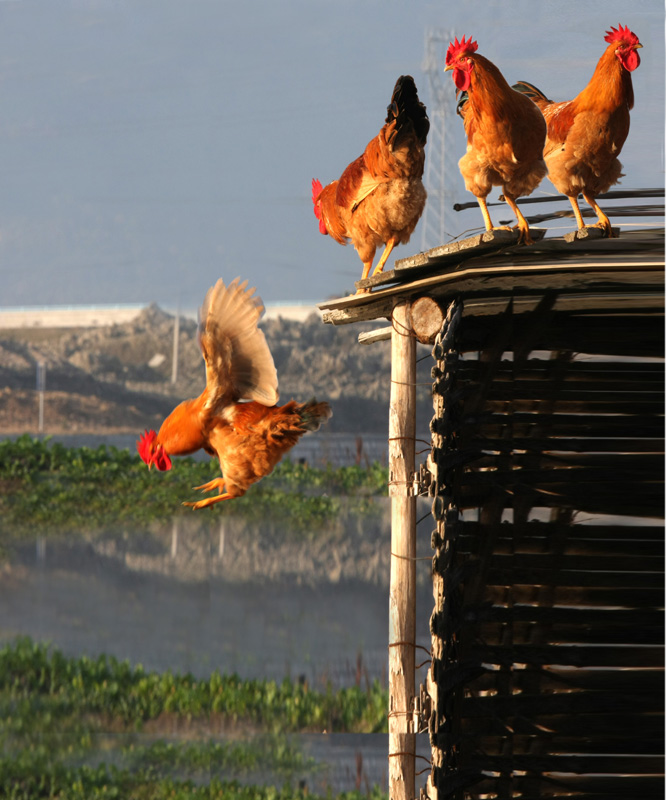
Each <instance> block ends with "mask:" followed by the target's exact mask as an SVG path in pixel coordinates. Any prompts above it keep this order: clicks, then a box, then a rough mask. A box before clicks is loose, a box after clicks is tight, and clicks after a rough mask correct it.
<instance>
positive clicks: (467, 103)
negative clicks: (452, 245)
mask: <svg viewBox="0 0 666 800" xmlns="http://www.w3.org/2000/svg"><path fill="white" fill-rule="evenodd" d="M476 50H477V43H476V42H473V41H472V38H471V37H469V41H466V40H465V37H463V39H462V41H461V42H459V41H458V39H456V40H455V41H454V42H452V43H451V45H450V46H449V48H448V51H447V54H446V66H445V71H446V70H453V80H454V83H455V85H456V88H457V89H458V91H460V92H463V93H464V102H463V103H461V104H460V105H459V108H460V114H461V116H462V118H463V122H464V124H465V133H466V134H467V152H466V153H465V155H464V156H463V157H462V158H461V159H460V161H459V162H458V165H459V167H460V172H461V174H462V176H463V178H464V179H465V188H466V189H467V190H468V191H470V192H471V193H472V194H473V195H474V196H475V197H476V199H477V201H478V203H479V206H480V208H481V213H482V214H483V220H484V223H485V226H486V230H488V231H490V230H493V224H492V222H491V219H490V214H489V212H488V206H487V204H486V197H487V196H488V194H489V193H490V191H491V189H492V187H493V186H501V187H502V192H503V194H504V199H505V200H506V202H507V203H508V204H509V206H510V207H511V210H512V211H513V213H514V214H515V216H516V218H517V220H518V228H519V231H520V240H521V241H522V242H524V243H525V244H531V242H532V239H531V237H530V232H529V225H528V223H527V221H526V220H525V217H524V216H523V215H522V213H521V211H520V209H519V208H518V206H517V204H516V198H518V197H521V196H523V195H528V194H531V193H532V192H533V191H534V189H536V187H537V186H538V185H539V183H540V182H541V180H542V179H543V177H544V176H545V175H546V172H547V170H546V164H545V162H544V159H543V145H544V141H545V138H546V123H545V121H544V119H543V116H542V114H541V113H540V112H539V110H538V109H537V108H536V107H535V105H534V103H531V102H526V101H528V98H527V97H525V96H524V95H522V94H519V93H518V92H516V91H514V90H513V89H512V88H511V87H510V86H509V84H508V83H507V82H506V80H505V79H504V76H503V75H502V73H501V72H500V71H499V69H498V68H497V67H496V66H495V65H494V64H493V63H492V62H491V61H489V60H488V59H487V58H484V56H482V55H479V54H478V53H477V52H476Z"/></svg>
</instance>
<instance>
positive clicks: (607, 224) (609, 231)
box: [583, 192, 616, 239]
mask: <svg viewBox="0 0 666 800" xmlns="http://www.w3.org/2000/svg"><path fill="white" fill-rule="evenodd" d="M583 197H584V198H585V202H586V203H588V204H589V205H590V206H592V208H593V209H594V213H595V214H596V215H597V217H598V219H599V222H597V224H596V225H595V228H601V230H602V231H605V232H606V236H608V237H609V238H610V239H613V238H616V237H614V236H613V228H612V226H611V221H610V220H609V219H608V217H607V216H606V215H605V214H604V212H603V211H602V210H601V209H600V208H599V206H598V204H597V201H596V198H594V197H593V196H592V195H590V194H585V192H583Z"/></svg>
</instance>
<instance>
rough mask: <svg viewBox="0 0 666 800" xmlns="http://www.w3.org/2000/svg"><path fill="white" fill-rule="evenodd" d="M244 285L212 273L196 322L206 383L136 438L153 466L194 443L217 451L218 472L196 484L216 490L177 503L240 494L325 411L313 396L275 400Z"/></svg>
mask: <svg viewBox="0 0 666 800" xmlns="http://www.w3.org/2000/svg"><path fill="white" fill-rule="evenodd" d="M246 287H247V283H243V284H240V283H239V282H238V280H236V281H233V282H232V283H231V284H230V285H229V286H228V287H227V286H225V285H224V283H223V281H221V280H220V281H218V282H217V283H216V284H215V286H213V287H212V288H211V289H210V290H209V291H208V293H207V295H206V299H205V301H204V304H203V307H202V309H201V312H200V330H199V342H200V345H201V351H202V353H203V357H204V361H205V365H206V386H205V388H204V390H203V392H202V393H201V395H199V397H196V398H193V399H190V400H185V401H184V402H182V403H180V405H178V406H176V408H175V409H174V410H173V411H172V412H171V414H169V416H168V417H167V418H166V419H165V420H164V422H163V423H162V426H161V427H160V430H159V432H158V433H157V434H155V432H154V431H150V432H146V434H145V435H144V436H143V437H142V438H141V440H140V441H139V442H138V443H137V447H138V450H139V453H140V455H141V457H142V458H143V459H144V461H146V463H148V464H149V466H150V465H152V464H155V465H156V466H157V467H158V468H159V469H169V468H170V466H171V462H170V457H171V456H179V455H189V454H191V453H194V452H196V451H197V450H200V449H203V450H205V451H206V452H207V453H209V454H210V455H213V456H217V457H218V459H219V462H220V467H221V471H222V477H221V478H217V479H214V480H213V481H211V482H210V483H207V484H205V486H201V487H197V488H199V489H202V490H203V491H211V490H213V489H217V490H218V495H217V496H214V497H210V498H206V499H205V500H200V501H198V502H195V503H185V505H190V506H193V507H194V508H203V507H206V506H209V505H212V504H214V503H217V502H220V501H221V500H226V499H230V498H234V497H240V496H241V495H243V494H245V492H246V491H247V490H248V488H249V487H250V486H251V485H252V484H253V483H256V482H257V481H258V480H260V479H261V478H263V477H265V476H266V475H268V474H269V473H270V472H271V471H272V470H273V468H274V467H275V466H276V464H277V463H278V462H279V461H280V460H281V459H282V457H283V456H284V455H285V453H287V452H288V451H289V450H290V449H291V448H292V447H293V446H294V445H295V444H296V443H297V442H298V440H299V439H300V437H301V436H303V434H304V433H306V432H307V431H313V430H317V428H318V427H319V426H320V424H321V423H322V422H324V421H325V420H327V419H328V418H329V417H330V416H331V411H330V408H329V406H328V404H327V403H317V402H316V400H311V401H309V402H306V403H299V402H296V401H294V400H291V401H290V402H288V403H286V404H285V405H283V406H278V405H277V401H278V392H277V385H278V381H277V372H276V370H275V365H274V363H273V358H272V356H271V353H270V350H269V348H268V344H267V342H266V339H265V337H264V334H263V332H262V331H260V330H259V329H258V327H257V323H258V321H259V318H260V316H261V314H262V312H263V306H262V304H261V301H260V299H259V298H257V297H253V292H254V290H253V289H251V290H247V289H246Z"/></svg>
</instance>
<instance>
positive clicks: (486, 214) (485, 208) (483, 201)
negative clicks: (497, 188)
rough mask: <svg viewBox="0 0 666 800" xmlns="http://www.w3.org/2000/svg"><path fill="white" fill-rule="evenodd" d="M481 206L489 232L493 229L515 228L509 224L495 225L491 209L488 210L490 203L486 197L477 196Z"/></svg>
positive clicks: (507, 229)
mask: <svg viewBox="0 0 666 800" xmlns="http://www.w3.org/2000/svg"><path fill="white" fill-rule="evenodd" d="M476 200H477V202H478V204H479V208H480V209H481V213H482V214H483V222H484V224H485V226H486V230H487V231H488V233H490V232H491V231H511V230H513V228H510V227H509V226H508V225H493V223H492V220H491V219H490V211H488V204H487V203H486V198H485V197H477V198H476Z"/></svg>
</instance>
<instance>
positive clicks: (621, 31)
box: [604, 25, 640, 47]
mask: <svg viewBox="0 0 666 800" xmlns="http://www.w3.org/2000/svg"><path fill="white" fill-rule="evenodd" d="M604 41H606V42H608V43H609V44H611V43H612V42H624V44H627V45H629V46H630V47H631V46H633V45H635V44H640V42H639V40H638V36H636V34H635V33H634V32H633V31H630V30H629V27H628V26H622V25H618V26H617V28H614V27H613V26H612V25H611V29H610V30H609V31H606V35H605V36H604Z"/></svg>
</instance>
